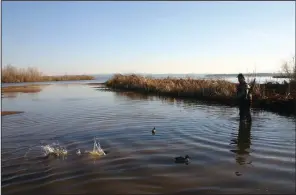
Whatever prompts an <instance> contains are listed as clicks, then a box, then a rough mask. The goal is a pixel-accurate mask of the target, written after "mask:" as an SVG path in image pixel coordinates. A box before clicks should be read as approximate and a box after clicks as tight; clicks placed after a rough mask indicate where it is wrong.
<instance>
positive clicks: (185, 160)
mask: <svg viewBox="0 0 296 195" xmlns="http://www.w3.org/2000/svg"><path fill="white" fill-rule="evenodd" d="M189 158H190V157H189V156H188V155H186V156H185V157H183V156H179V157H176V158H175V163H185V164H188V163H189Z"/></svg>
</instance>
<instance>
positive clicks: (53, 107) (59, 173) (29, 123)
mask: <svg viewBox="0 0 296 195" xmlns="http://www.w3.org/2000/svg"><path fill="white" fill-rule="evenodd" d="M2 110H7V111H10V110H18V111H24V113H22V114H16V115H7V116H3V117H2V140H1V142H2V147H1V149H2V151H1V152H2V193H3V194H19V193H21V194H25V193H31V194H33V193H40V194H63V193H68V194H73V193H74V194H83V193H96V194H99V193H107V194H115V193H117V194H119V193H120V194H121V193H124V194H140V193H145V194H153V193H178V192H180V193H181V192H182V193H184V192H187V193H189V192H190V193H192V194H196V193H197V192H203V193H206V192H209V193H236V194H238V193H292V192H295V119H294V118H287V117H283V116H278V115H276V114H274V113H270V112H253V123H252V125H251V126H248V125H239V122H238V111H237V109H236V108H229V107H223V106H210V105H206V104H201V103H198V102H192V101H180V100H175V99H170V98H166V99H164V98H162V99H159V98H157V97H151V96H150V97H147V96H143V95H137V94H134V93H118V92H116V93H115V92H110V91H104V90H98V89H95V88H92V87H90V86H87V85H50V86H47V87H46V88H44V89H43V90H42V91H41V92H39V93H34V94H19V95H18V96H16V97H14V98H3V99H2ZM153 127H155V128H156V134H155V135H152V134H151V130H152V128H153ZM94 137H97V138H98V139H99V141H100V144H101V146H102V148H103V149H104V150H105V151H106V152H107V155H106V156H104V157H102V158H100V159H91V158H88V157H81V156H77V155H76V154H75V151H76V149H81V150H91V149H92V144H93V138H94ZM55 141H58V142H59V143H61V144H63V145H64V146H65V147H67V149H68V151H69V154H68V156H67V158H64V159H63V158H59V159H54V158H53V159H43V158H37V156H36V158H30V159H28V158H26V157H24V155H25V153H26V152H27V151H28V149H29V148H30V147H31V148H32V147H34V146H38V145H41V144H42V143H44V142H47V143H48V142H55ZM186 154H188V155H189V156H190V157H191V160H190V164H189V165H185V164H175V163H174V157H177V156H185V155H186Z"/></svg>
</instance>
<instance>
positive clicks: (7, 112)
mask: <svg viewBox="0 0 296 195" xmlns="http://www.w3.org/2000/svg"><path fill="white" fill-rule="evenodd" d="M20 113H24V112H22V111H1V116H6V115H12V114H20Z"/></svg>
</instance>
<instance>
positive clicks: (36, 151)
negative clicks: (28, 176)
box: [24, 142, 68, 158]
mask: <svg viewBox="0 0 296 195" xmlns="http://www.w3.org/2000/svg"><path fill="white" fill-rule="evenodd" d="M67 154H68V151H67V149H66V148H65V147H63V146H61V145H60V144H59V143H55V142H54V143H52V144H44V145H41V146H32V147H30V148H29V149H28V151H27V152H26V153H25V155H24V157H25V158H39V157H47V156H50V155H53V156H56V157H59V156H66V155H67Z"/></svg>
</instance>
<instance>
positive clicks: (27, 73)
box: [1, 65, 95, 83]
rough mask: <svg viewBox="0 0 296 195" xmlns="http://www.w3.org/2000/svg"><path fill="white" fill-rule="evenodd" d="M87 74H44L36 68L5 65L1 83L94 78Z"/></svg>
mask: <svg viewBox="0 0 296 195" xmlns="http://www.w3.org/2000/svg"><path fill="white" fill-rule="evenodd" d="M94 79H95V78H94V77H93V76H89V75H63V76H46V75H43V73H42V72H40V71H39V70H38V69H37V68H32V67H28V68H17V67H14V66H12V65H7V66H5V67H3V68H2V75H1V82H2V83H22V82H51V81H74V80H94Z"/></svg>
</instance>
